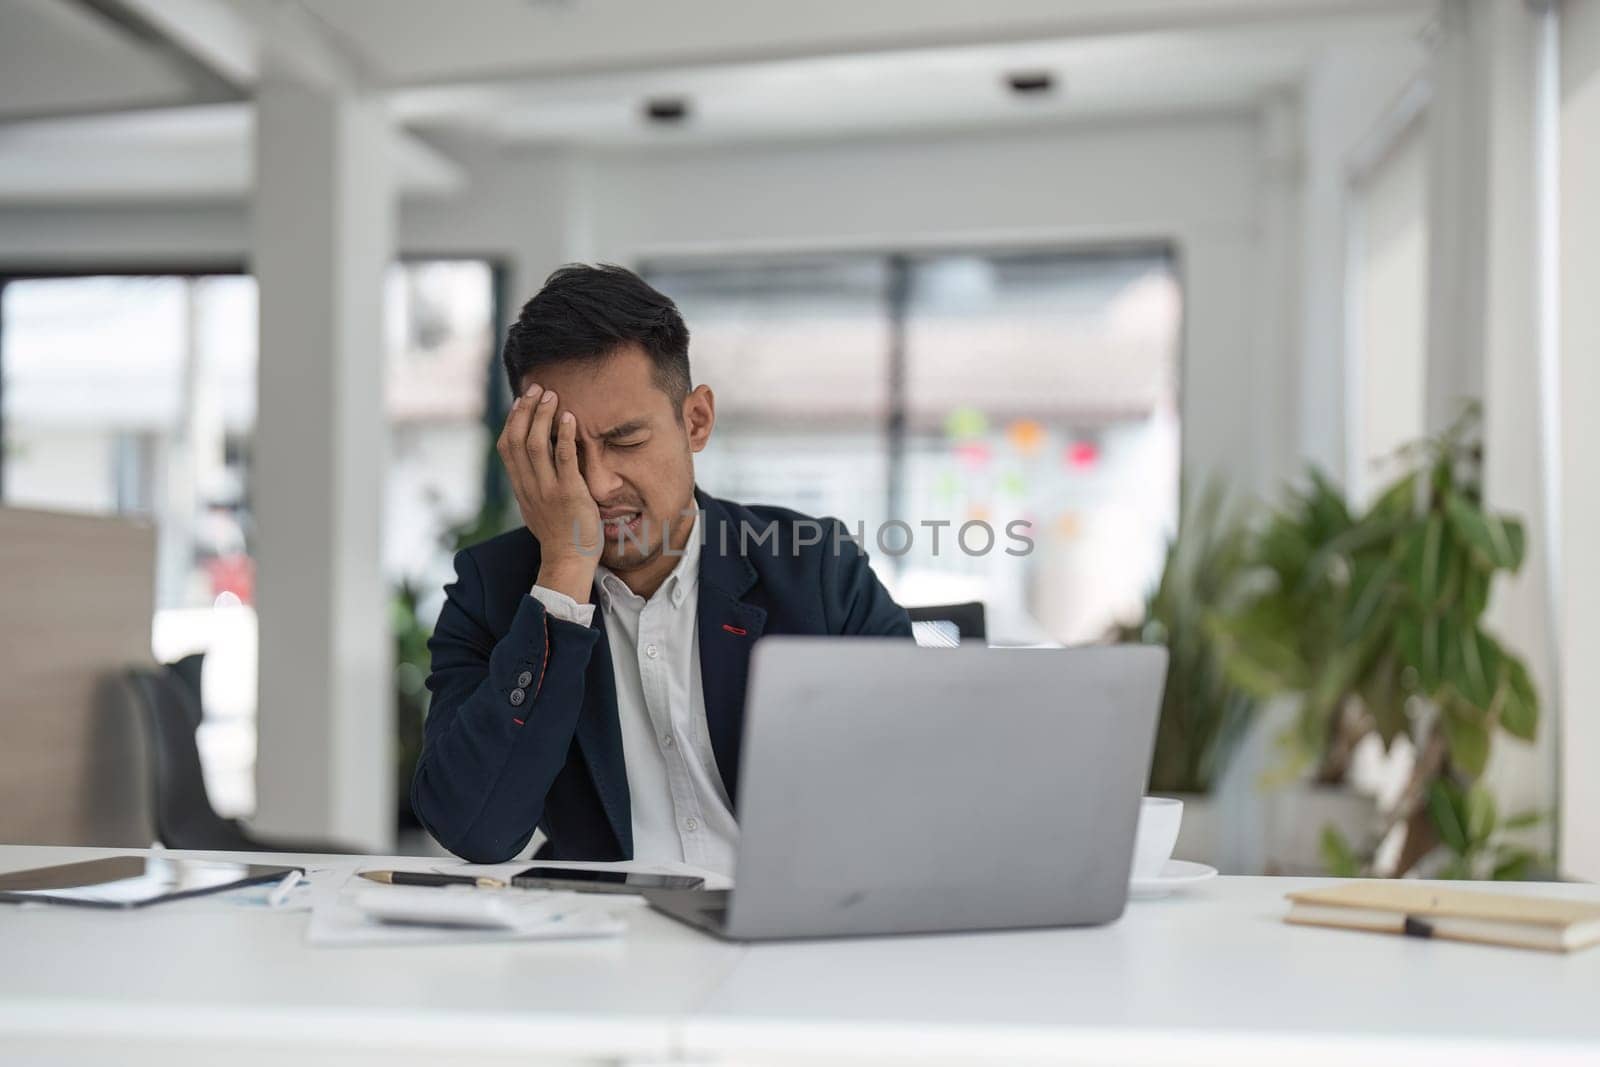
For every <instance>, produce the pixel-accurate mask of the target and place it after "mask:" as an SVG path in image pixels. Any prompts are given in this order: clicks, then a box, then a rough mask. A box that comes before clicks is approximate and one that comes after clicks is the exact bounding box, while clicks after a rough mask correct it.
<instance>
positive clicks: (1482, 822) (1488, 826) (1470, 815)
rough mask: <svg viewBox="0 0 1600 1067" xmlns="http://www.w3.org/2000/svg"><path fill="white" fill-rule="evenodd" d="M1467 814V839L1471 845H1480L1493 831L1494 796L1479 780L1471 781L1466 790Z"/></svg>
mask: <svg viewBox="0 0 1600 1067" xmlns="http://www.w3.org/2000/svg"><path fill="white" fill-rule="evenodd" d="M1466 809H1467V811H1466V815H1467V819H1466V822H1467V826H1466V829H1467V841H1468V843H1469V844H1472V845H1482V844H1484V843H1486V842H1487V841H1488V840H1489V837H1490V835H1492V834H1493V833H1494V828H1495V822H1496V813H1495V810H1494V797H1493V796H1491V795H1490V793H1489V790H1488V789H1486V788H1484V786H1483V784H1482V783H1481V782H1475V783H1473V786H1472V788H1471V789H1468V790H1467V798H1466Z"/></svg>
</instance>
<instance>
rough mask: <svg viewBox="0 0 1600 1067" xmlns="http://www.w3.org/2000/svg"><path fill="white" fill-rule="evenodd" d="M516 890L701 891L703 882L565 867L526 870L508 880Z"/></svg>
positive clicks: (591, 891)
mask: <svg viewBox="0 0 1600 1067" xmlns="http://www.w3.org/2000/svg"><path fill="white" fill-rule="evenodd" d="M511 884H512V885H514V886H516V887H517V888H518V889H569V890H576V891H578V892H580V893H643V892H645V891H646V890H660V889H700V888H701V887H703V886H704V885H705V884H706V880H705V879H704V878H694V877H691V876H689V875H681V874H640V873H638V872H632V871H586V870H579V869H571V868H567V867H529V868H528V869H527V870H525V871H522V872H520V873H518V874H517V875H515V876H513V877H512V879H511Z"/></svg>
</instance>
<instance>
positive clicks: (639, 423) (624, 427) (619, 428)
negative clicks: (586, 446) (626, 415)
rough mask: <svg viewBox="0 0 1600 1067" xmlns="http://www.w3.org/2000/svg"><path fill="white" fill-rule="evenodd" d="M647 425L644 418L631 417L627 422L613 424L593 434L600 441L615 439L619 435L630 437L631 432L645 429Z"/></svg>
mask: <svg viewBox="0 0 1600 1067" xmlns="http://www.w3.org/2000/svg"><path fill="white" fill-rule="evenodd" d="M648 425H649V423H648V422H646V420H644V419H632V420H630V421H628V422H624V423H621V424H619V425H616V426H613V427H611V429H609V430H602V431H601V432H600V433H597V434H595V436H596V437H598V438H600V439H601V440H602V441H615V440H616V439H617V438H619V437H631V436H632V435H633V434H636V433H638V432H639V431H640V430H643V429H645V428H646V427H647V426H648Z"/></svg>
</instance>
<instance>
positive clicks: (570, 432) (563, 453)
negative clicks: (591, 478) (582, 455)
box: [556, 411, 589, 493]
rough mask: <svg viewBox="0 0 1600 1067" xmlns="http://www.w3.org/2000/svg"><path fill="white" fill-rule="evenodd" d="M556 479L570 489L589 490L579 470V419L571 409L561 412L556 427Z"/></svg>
mask: <svg viewBox="0 0 1600 1067" xmlns="http://www.w3.org/2000/svg"><path fill="white" fill-rule="evenodd" d="M556 480H557V481H558V482H560V483H561V485H562V487H563V488H565V489H568V490H570V491H578V490H582V491H583V492H585V493H587V492H588V491H589V487H588V486H587V485H585V484H584V481H583V474H582V473H581V472H580V471H579V470H578V420H577V419H576V418H574V417H573V414H572V412H570V411H563V412H562V413H561V421H560V423H558V424H557V428H556Z"/></svg>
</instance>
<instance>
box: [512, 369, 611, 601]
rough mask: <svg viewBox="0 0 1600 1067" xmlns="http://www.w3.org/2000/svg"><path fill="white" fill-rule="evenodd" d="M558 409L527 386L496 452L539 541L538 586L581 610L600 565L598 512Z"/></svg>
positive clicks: (567, 421) (566, 419)
mask: <svg viewBox="0 0 1600 1067" xmlns="http://www.w3.org/2000/svg"><path fill="white" fill-rule="evenodd" d="M558 407H559V401H558V399H557V397H556V394H555V393H554V392H551V391H550V390H547V389H541V388H540V387H539V386H537V385H533V386H530V387H529V388H528V390H527V392H526V393H524V394H523V395H522V396H519V397H517V398H516V400H515V401H513V402H512V404H511V413H510V414H509V415H508V416H507V417H506V425H505V429H504V430H502V431H501V433H500V440H499V442H498V444H497V445H496V448H497V450H498V451H499V453H500V459H501V461H502V462H503V463H504V464H505V466H506V472H507V473H508V474H509V475H510V478H511V489H512V492H513V493H515V494H516V498H517V508H518V509H519V510H520V511H521V512H522V521H523V524H524V525H526V526H527V527H528V529H529V531H530V532H532V534H533V536H534V537H536V538H537V539H538V541H539V548H540V553H541V559H540V568H539V584H540V585H542V586H545V587H547V588H550V589H555V590H557V591H559V592H562V593H566V594H567V595H568V596H570V597H572V598H573V599H574V600H576V601H578V602H579V603H580V604H581V603H584V602H585V601H587V600H588V599H589V586H590V583H591V582H592V581H593V580H594V569H595V565H596V564H597V563H598V562H599V560H600V548H601V540H600V539H601V526H600V511H599V509H598V508H597V507H596V506H595V502H594V498H593V497H592V496H590V495H589V487H588V485H587V484H586V483H585V482H584V479H583V475H582V473H581V472H580V471H579V469H578V446H577V422H576V420H575V419H574V417H573V415H572V413H571V412H570V411H563V412H561V413H560V414H559V415H558V414H557V410H558ZM552 427H554V434H553V435H552Z"/></svg>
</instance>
